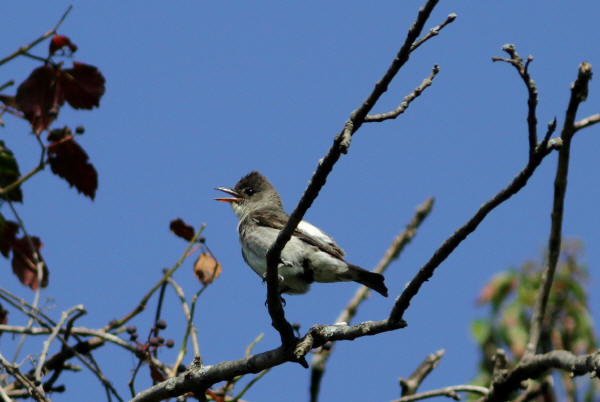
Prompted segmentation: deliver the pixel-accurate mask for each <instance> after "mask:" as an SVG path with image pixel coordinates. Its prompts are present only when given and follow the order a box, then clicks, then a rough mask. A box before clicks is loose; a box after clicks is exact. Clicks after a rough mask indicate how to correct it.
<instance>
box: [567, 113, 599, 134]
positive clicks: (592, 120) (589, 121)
mask: <svg viewBox="0 0 600 402" xmlns="http://www.w3.org/2000/svg"><path fill="white" fill-rule="evenodd" d="M598 122H600V113H596V114H593V115H591V116H588V117H586V118H585V119H581V120H579V121H578V122H575V123H573V126H574V127H575V131H578V130H581V129H582V128H586V127H589V126H591V125H594V124H596V123H598Z"/></svg>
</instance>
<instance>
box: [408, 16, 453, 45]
mask: <svg viewBox="0 0 600 402" xmlns="http://www.w3.org/2000/svg"><path fill="white" fill-rule="evenodd" d="M455 19H456V14H455V13H450V14H448V17H446V19H445V20H444V22H442V23H441V24H440V25H438V26H435V27H433V28H431V29H430V30H429V32H427V33H426V34H425V35H424V36H423V37H422V38H421V39H419V40H416V41H415V42H414V43H413V44H412V46H411V48H410V51H411V52H413V51H415V50H416V49H417V48H418V47H419V46H421V45H422V44H423V43H425V42H426V41H427V40H429V39H431V38H433V37H434V36H437V35H438V34H439V33H440V31H441V30H442V29H444V27H445V26H446V25H448V24H450V23H451V22H453V21H454V20H455Z"/></svg>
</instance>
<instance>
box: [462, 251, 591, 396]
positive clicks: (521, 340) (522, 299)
mask: <svg viewBox="0 0 600 402" xmlns="http://www.w3.org/2000/svg"><path fill="white" fill-rule="evenodd" d="M581 254H582V251H581V246H580V244H579V243H578V242H576V241H571V242H566V243H564V244H563V249H562V253H561V260H560V261H559V264H558V266H557V269H556V275H555V280H554V283H553V287H552V291H551V292H550V298H549V300H548V307H547V313H546V317H547V319H546V321H545V325H544V330H543V333H542V337H541V339H540V350H539V351H538V352H541V353H544V352H548V351H550V350H555V349H563V350H568V351H571V352H573V353H575V354H585V353H591V352H593V351H594V350H596V349H597V348H598V340H597V338H596V336H595V334H594V325H593V320H592V317H591V315H590V313H589V305H588V296H587V291H586V289H585V287H584V286H583V284H584V283H585V282H586V280H587V279H588V275H587V270H586V268H585V266H584V265H583V264H582V263H581V259H582V257H581ZM544 267H545V263H544V261H527V262H525V263H524V264H523V265H522V266H521V267H520V268H519V269H509V270H507V271H505V272H501V273H499V274H497V275H496V276H494V278H492V279H491V280H490V281H489V282H488V284H487V285H485V287H484V288H483V289H482V291H481V293H480V295H479V298H478V303H479V304H481V305H487V306H489V307H490V313H489V315H488V317H485V318H479V319H477V320H475V321H474V322H473V324H472V327H471V332H472V334H473V336H474V338H475V340H476V341H477V343H478V344H479V347H480V350H481V355H482V357H481V361H480V364H479V375H478V377H477V379H476V381H475V382H476V383H477V384H482V385H483V384H485V385H487V384H489V382H490V379H491V374H492V370H493V367H494V361H493V356H494V354H495V352H496V350H497V349H498V348H502V349H507V350H508V351H510V354H511V357H512V358H513V359H514V360H519V359H520V358H521V357H522V356H523V354H524V352H525V347H526V344H527V341H528V338H529V324H530V322H531V316H532V313H533V308H534V306H535V303H536V296H537V293H538V291H539V287H540V284H541V272H542V271H543V269H544ZM561 376H562V385H563V388H564V389H565V390H566V392H568V393H571V391H573V390H575V388H576V386H575V384H574V380H573V379H572V378H570V377H569V376H568V374H567V375H565V374H564V373H562V372H561ZM587 394H588V396H589V397H590V398H592V399H593V400H597V398H598V397H600V385H599V384H598V383H597V381H595V382H591V383H590V385H589V388H588V390H587ZM590 400H591V399H590Z"/></svg>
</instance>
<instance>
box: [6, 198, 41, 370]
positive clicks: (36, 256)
mask: <svg viewBox="0 0 600 402" xmlns="http://www.w3.org/2000/svg"><path fill="white" fill-rule="evenodd" d="M8 206H9V207H10V209H11V211H12V213H13V215H14V216H15V219H17V222H18V223H19V227H20V228H21V230H22V231H23V233H24V234H25V238H26V239H27V243H28V245H29V247H30V248H31V255H32V257H33V261H34V263H35V268H36V274H37V288H36V289H35V295H34V297H33V303H32V304H31V305H32V308H33V309H34V310H37V306H38V303H39V301H40V292H41V289H42V280H43V275H44V265H45V262H44V260H43V259H42V256H41V255H40V254H39V253H38V252H37V251H36V248H35V246H34V244H33V240H32V239H31V237H30V236H29V233H28V232H27V229H25V223H24V222H23V220H22V219H21V217H20V216H19V214H18V213H17V210H16V209H15V207H14V206H13V204H12V202H11V201H8ZM32 325H33V317H31V318H30V319H29V321H28V323H27V326H28V327H30V326H32ZM26 337H27V335H22V336H21V339H19V344H18V345H17V348H16V350H15V355H14V357H13V362H14V361H17V358H18V356H19V353H20V352H21V348H22V347H23V344H24V343H25V338H26Z"/></svg>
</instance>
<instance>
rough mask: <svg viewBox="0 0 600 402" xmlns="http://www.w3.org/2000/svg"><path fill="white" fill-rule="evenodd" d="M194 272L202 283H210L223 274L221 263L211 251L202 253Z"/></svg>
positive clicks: (195, 264)
mask: <svg viewBox="0 0 600 402" xmlns="http://www.w3.org/2000/svg"><path fill="white" fill-rule="evenodd" d="M194 274H195V275H196V278H198V280H199V281H200V282H202V284H204V285H208V284H209V283H212V281H214V280H215V279H217V278H218V277H219V275H221V264H220V263H219V262H218V261H217V260H215V259H214V258H213V256H212V255H210V254H209V253H202V254H200V257H198V259H197V260H196V262H195V263H194Z"/></svg>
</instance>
